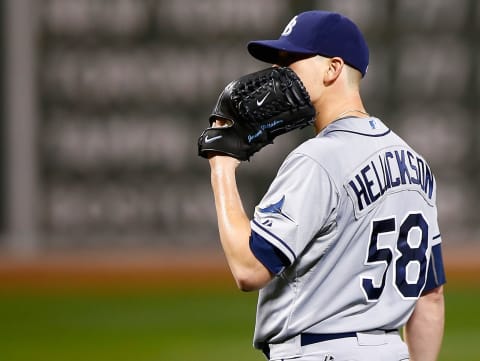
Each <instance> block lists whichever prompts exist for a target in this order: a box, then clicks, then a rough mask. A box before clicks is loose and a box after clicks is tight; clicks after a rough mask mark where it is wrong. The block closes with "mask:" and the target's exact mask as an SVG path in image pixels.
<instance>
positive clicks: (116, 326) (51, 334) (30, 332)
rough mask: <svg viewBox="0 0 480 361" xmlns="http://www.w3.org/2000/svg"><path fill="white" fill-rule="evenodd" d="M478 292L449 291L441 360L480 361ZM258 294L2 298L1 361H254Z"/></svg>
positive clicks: (211, 290)
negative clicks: (253, 345)
mask: <svg viewBox="0 0 480 361" xmlns="http://www.w3.org/2000/svg"><path fill="white" fill-rule="evenodd" d="M479 302H480V289H478V288H469V287H467V286H462V285H457V286H455V285H449V286H447V287H446V305H447V315H446V332H445V339H444V345H443V349H442V353H441V357H440V359H439V360H440V361H454V360H462V361H478V360H480V351H479V349H478V340H479V338H480V328H479V327H478V325H479V324H480V312H479V309H478V305H479ZM255 307H256V294H255V293H241V292H240V291H238V290H237V289H235V288H234V287H233V283H232V284H231V285H230V284H225V285H221V286H216V287H212V286H208V285H206V286H205V287H199V286H198V285H197V286H196V287H193V288H188V287H187V288H186V287H182V286H178V287H171V286H168V287H166V288H165V289H162V287H161V286H160V285H159V287H158V288H157V287H155V288H154V289H153V288H149V289H142V290H139V289H135V290H131V291H128V290H127V289H125V288H123V289H121V290H110V291H106V290H102V289H90V290H86V289H83V290H81V291H80V290H78V289H77V290H69V291H65V290H64V291H61V290H56V291H52V290H50V291H49V292H42V291H39V290H37V291H32V290H26V289H23V290H20V289H17V290H16V291H12V290H9V291H8V292H2V293H1V294H0V320H1V322H0V359H1V360H3V361H64V360H70V361H77V360H78V361H85V360H91V361H97V360H98V361H106V360H112V361H113V360H115V361H154V360H155V361H187V360H196V361H224V360H229V361H248V360H251V361H255V360H263V359H264V357H263V355H262V354H261V353H260V352H258V351H256V350H254V349H253V348H252V346H251V345H252V334H253V326H254V314H255Z"/></svg>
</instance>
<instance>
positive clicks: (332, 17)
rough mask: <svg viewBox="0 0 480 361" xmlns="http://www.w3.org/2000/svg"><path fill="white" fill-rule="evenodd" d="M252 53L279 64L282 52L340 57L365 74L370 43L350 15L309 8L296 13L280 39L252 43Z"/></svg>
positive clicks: (250, 47) (256, 56) (249, 47)
mask: <svg viewBox="0 0 480 361" xmlns="http://www.w3.org/2000/svg"><path fill="white" fill-rule="evenodd" d="M247 48H248V51H249V53H250V54H251V55H252V56H253V57H255V58H257V59H258V60H261V61H265V62H267V63H271V64H278V60H279V55H280V52H281V51H284V52H287V53H295V54H300V55H321V56H324V57H327V58H332V57H337V56H338V57H340V58H342V59H343V61H344V62H345V63H346V64H348V65H350V66H351V67H353V68H355V69H357V70H358V71H360V73H362V76H365V73H366V72H367V68H368V59H369V52H368V45H367V43H366V41H365V39H364V37H363V35H362V33H361V31H360V29H359V28H358V27H357V25H355V24H354V23H353V22H352V21H351V20H350V19H348V18H347V17H345V16H343V15H341V14H338V13H333V12H329V11H321V10H314V11H306V12H303V13H300V14H298V15H296V16H295V17H294V18H293V19H292V20H290V22H289V23H288V25H287V26H286V27H285V29H284V30H283V33H282V34H281V35H280V37H279V38H278V39H277V40H257V41H251V42H249V43H248V46H247Z"/></svg>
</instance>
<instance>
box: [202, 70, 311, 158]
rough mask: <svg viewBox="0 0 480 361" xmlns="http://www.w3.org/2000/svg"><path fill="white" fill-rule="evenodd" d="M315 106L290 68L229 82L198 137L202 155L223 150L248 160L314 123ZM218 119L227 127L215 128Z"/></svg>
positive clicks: (260, 72)
mask: <svg viewBox="0 0 480 361" xmlns="http://www.w3.org/2000/svg"><path fill="white" fill-rule="evenodd" d="M314 116H315V109H314V108H313V105H312V103H311V101H310V97H309V95H308V93H307V91H306V90H305V87H304V86H303V84H302V82H301V80H300V79H299V78H298V76H297V75H296V74H295V72H294V71H293V70H291V69H290V68H284V67H270V68H267V69H264V70H260V71H258V72H255V73H251V74H247V75H245V76H243V77H241V78H239V79H237V80H234V81H232V82H231V83H230V84H228V85H227V86H226V87H225V89H224V90H223V92H222V93H221V94H220V96H219V98H218V100H217V104H216V105H215V107H214V108H213V111H212V114H211V115H210V118H209V121H210V127H209V128H207V129H205V130H204V131H203V133H202V134H201V135H200V138H199V139H198V154H199V155H200V156H201V157H204V158H208V156H209V154H210V153H222V154H227V155H230V156H232V157H235V158H237V159H239V160H248V159H250V157H251V156H252V154H254V153H255V152H258V151H259V150H260V149H262V148H263V147H264V146H266V145H267V144H271V143H273V140H274V139H275V138H276V137H277V136H279V135H281V134H284V133H287V132H290V131H292V130H294V129H299V128H304V127H306V126H307V125H311V124H313V120H314ZM216 119H222V120H225V121H226V126H224V127H219V128H214V127H212V125H213V123H214V122H215V120H216Z"/></svg>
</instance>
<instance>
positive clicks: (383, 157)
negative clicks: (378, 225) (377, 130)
mask: <svg viewBox="0 0 480 361" xmlns="http://www.w3.org/2000/svg"><path fill="white" fill-rule="evenodd" d="M434 183H435V179H434V176H433V173H432V171H431V170H430V167H429V166H428V164H427V162H426V161H425V160H424V159H422V158H421V157H420V156H418V155H417V154H414V153H413V152H412V151H411V150H409V149H402V148H393V149H392V148H389V149H388V150H384V151H382V152H381V153H380V154H378V153H377V154H376V155H375V156H372V157H371V158H369V159H368V160H367V161H366V162H364V163H363V164H362V166H360V167H359V168H357V170H356V171H355V172H354V173H353V175H352V176H351V177H349V178H348V180H347V182H346V183H345V188H346V190H347V192H348V194H349V196H350V198H351V199H352V200H353V202H354V205H355V211H356V213H357V215H359V214H360V213H364V212H365V211H367V210H369V209H370V208H372V207H373V205H374V204H375V203H376V202H377V201H379V200H381V199H382V196H383V195H384V194H386V193H389V192H396V191H401V190H414V191H419V192H420V193H421V194H422V195H423V196H424V198H425V199H426V200H427V201H429V203H431V204H433V201H432V196H433V193H434V192H433V190H434Z"/></svg>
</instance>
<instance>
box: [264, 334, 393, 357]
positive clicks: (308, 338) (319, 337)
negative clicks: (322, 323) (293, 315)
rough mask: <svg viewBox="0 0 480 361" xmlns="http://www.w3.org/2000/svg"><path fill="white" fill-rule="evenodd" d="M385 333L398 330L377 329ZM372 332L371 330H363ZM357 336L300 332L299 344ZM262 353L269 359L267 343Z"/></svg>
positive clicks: (355, 335) (354, 335)
mask: <svg viewBox="0 0 480 361" xmlns="http://www.w3.org/2000/svg"><path fill="white" fill-rule="evenodd" d="M379 331H385V333H390V332H397V331H398V330H396V329H395V330H379ZM365 332H372V331H365ZM347 337H357V332H341V333H302V334H301V335H300V345H301V346H307V345H311V344H314V343H318V342H324V341H331V340H336V339H339V338H347ZM262 351H263V353H264V354H265V356H267V358H268V359H270V348H269V346H268V343H267V344H265V346H264V347H263V348H262Z"/></svg>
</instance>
